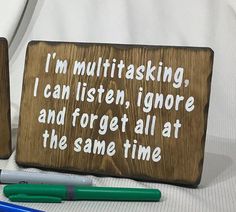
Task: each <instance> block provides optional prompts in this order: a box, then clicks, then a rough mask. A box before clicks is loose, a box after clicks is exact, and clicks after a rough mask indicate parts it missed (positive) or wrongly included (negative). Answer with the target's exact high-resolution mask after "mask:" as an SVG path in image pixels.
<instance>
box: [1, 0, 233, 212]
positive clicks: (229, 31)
mask: <svg viewBox="0 0 236 212" xmlns="http://www.w3.org/2000/svg"><path fill="white" fill-rule="evenodd" d="M8 2H11V3H12V2H13V1H9V0H8ZM6 4H7V2H6V1H0V6H1V7H0V8H1V10H0V11H1V13H0V18H1V19H0V35H1V36H6V37H7V38H8V39H9V40H11V39H12V37H14V33H13V32H15V30H16V28H17V24H18V23H19V19H20V17H21V14H20V13H21V12H22V11H23V9H22V8H24V4H25V1H17V2H16V1H14V3H12V4H11V5H10V7H9V6H7V7H5V8H8V9H2V8H3V7H4V6H5V5H6ZM9 4H10V3H9ZM14 11H18V12H17V14H18V15H17V16H16V12H14ZM11 12H12V13H13V15H10V13H11ZM5 15H9V16H7V17H8V18H6V17H5ZM5 20H7V21H8V20H9V21H8V24H4V22H5ZM33 39H34V40H35V39H40V40H58V41H60V40H62V41H73V42H79V41H83V42H85V41H86V42H106V43H108V42H110V43H130V44H135V43H136V44H150V45H152V44H153V45H176V46H180V45H186V46H208V47H211V48H212V49H213V50H214V52H215V58H214V70H213V76H212V90H211V99H210V108H209V118H208V130H207V140H206V153H205V162H204V172H203V177H202V181H201V184H200V186H199V188H198V189H190V188H182V187H178V186H173V185H167V184H158V183H144V182H137V181H134V180H129V179H117V178H101V177H95V176H89V177H91V178H92V179H93V180H94V184H95V185H97V186H119V187H121V186H127V187H148V188H150V187H151V188H159V189H160V190H161V191H162V193H163V198H162V200H161V202H159V203H141V202H138V203H130V202H97V201H95V202H88V201H81V202H64V203H62V204H22V205H25V206H29V207H34V208H38V209H42V210H46V211H181V212H182V211H232V212H233V211H236V203H235V199H236V129H235V125H236V107H235V105H236V83H235V82H236V70H235V69H236V68H235V65H236V54H235V49H236V1H235V0H198V1H194V0H179V1H175V0H165V1H161V0H146V1H141V0H119V1H115V0H93V1H87V0H70V1H63V0H40V1H39V2H38V4H37V7H36V10H35V11H34V13H33V16H32V19H31V21H30V23H29V26H28V28H27V31H26V32H25V34H24V36H23V37H22V40H21V41H20V42H19V45H18V48H17V49H16V52H15V53H14V55H13V57H12V58H10V59H11V60H10V80H11V81H10V84H11V103H12V104H11V112H12V126H13V130H12V131H13V141H14V142H15V137H16V136H15V135H16V128H17V125H18V117H19V105H20V97H21V87H22V78H23V66H24V57H25V50H26V46H27V43H28V42H29V41H30V40H33ZM26 154H27V153H26ZM0 168H6V169H12V170H17V169H21V168H20V167H18V166H17V165H16V164H15V152H14V153H13V154H12V156H11V157H10V158H9V160H0ZM26 170H34V171H39V170H37V169H26ZM0 199H2V200H6V198H5V197H3V196H2V195H1V197H0Z"/></svg>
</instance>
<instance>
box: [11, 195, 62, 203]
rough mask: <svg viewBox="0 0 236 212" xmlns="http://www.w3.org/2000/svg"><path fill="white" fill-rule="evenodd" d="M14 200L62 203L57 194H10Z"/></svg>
mask: <svg viewBox="0 0 236 212" xmlns="http://www.w3.org/2000/svg"><path fill="white" fill-rule="evenodd" d="M8 198H9V200H11V201H12V202H42V203H61V201H62V200H61V198H60V197H55V196H40V195H38V196H37V195H28V194H14V195H10V196H8Z"/></svg>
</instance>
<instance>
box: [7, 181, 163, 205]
mask: <svg viewBox="0 0 236 212" xmlns="http://www.w3.org/2000/svg"><path fill="white" fill-rule="evenodd" d="M3 193H4V195H5V196H6V197H8V198H9V199H10V200H11V201H13V202H47V203H49V202H52V203H60V202H61V201H62V200H102V201H149V202H151V201H159V200H160V198H161V192H160V191H159V190H158V189H143V188H113V187H91V186H87V187H85V186H81V187H79V186H63V185H47V184H44V185H39V184H14V185H7V186H5V187H4V189H3Z"/></svg>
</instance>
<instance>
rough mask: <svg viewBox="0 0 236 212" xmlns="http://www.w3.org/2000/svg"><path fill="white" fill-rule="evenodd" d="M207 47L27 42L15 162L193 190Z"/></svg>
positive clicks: (203, 119)
mask: <svg viewBox="0 0 236 212" xmlns="http://www.w3.org/2000/svg"><path fill="white" fill-rule="evenodd" d="M212 63H213V51H212V50H211V49H209V48H191V47H165V46H141V45H140V46H139V45H115V44H89V43H59V42H46V41H45V42H44V41H33V42H30V43H29V44H28V48H27V53H26V62H25V71H24V82H23V89H22V99H21V109H20V120H19V131H18V143H17V155H16V161H17V163H18V164H20V165H24V166H34V167H41V168H50V169H54V170H62V171H66V170H67V171H75V172H78V173H90V174H96V175H103V176H117V177H127V178H133V179H138V180H145V181H156V182H167V183H174V184H181V185H191V186H196V185H198V184H199V182H200V179H201V173H202V166H203V158H204V146H205V136H206V127H207V114H208V104H209V95H210V82H211V74H212Z"/></svg>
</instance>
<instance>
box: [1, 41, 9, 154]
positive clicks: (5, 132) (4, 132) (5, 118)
mask: <svg viewBox="0 0 236 212" xmlns="http://www.w3.org/2000/svg"><path fill="white" fill-rule="evenodd" d="M0 81H1V83H0V158H8V157H9V156H10V154H11V119H10V92H9V90H10V89H9V64H8V44H7V40H6V39H5V38H0Z"/></svg>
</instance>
